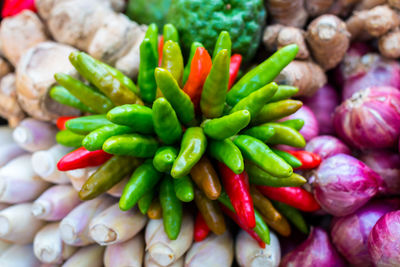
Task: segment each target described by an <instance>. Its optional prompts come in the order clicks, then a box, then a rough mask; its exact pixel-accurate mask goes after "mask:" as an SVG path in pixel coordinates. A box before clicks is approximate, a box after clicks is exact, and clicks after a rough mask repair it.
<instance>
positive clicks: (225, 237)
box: [185, 231, 234, 267]
mask: <svg viewBox="0 0 400 267" xmlns="http://www.w3.org/2000/svg"><path fill="white" fill-rule="evenodd" d="M233 257H234V252H233V240H232V237H231V234H230V233H229V231H225V233H224V234H222V235H215V234H211V235H209V236H208V237H207V238H206V239H204V240H203V241H201V242H196V243H194V244H193V245H192V247H191V248H190V249H189V251H188V252H187V253H186V257H185V266H186V267H201V266H213V265H215V266H231V265H232V262H233Z"/></svg>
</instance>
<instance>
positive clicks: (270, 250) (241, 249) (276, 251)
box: [235, 230, 281, 267]
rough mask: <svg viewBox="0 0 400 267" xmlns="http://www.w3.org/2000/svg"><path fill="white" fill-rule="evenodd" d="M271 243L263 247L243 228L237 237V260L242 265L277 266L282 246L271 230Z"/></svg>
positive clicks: (254, 266) (247, 266)
mask: <svg viewBox="0 0 400 267" xmlns="http://www.w3.org/2000/svg"><path fill="white" fill-rule="evenodd" d="M270 236H271V243H270V244H269V245H266V247H265V248H264V249H263V248H261V247H260V246H259V245H258V243H257V241H255V240H254V239H253V238H252V237H251V236H250V235H249V234H247V233H246V232H245V231H243V230H241V231H240V232H239V234H238V235H237V237H236V247H235V250H236V251H235V253H236V261H237V262H238V264H239V266H240V267H250V266H251V267H277V266H279V263H280V260H281V248H280V245H279V240H278V238H277V237H276V235H275V233H273V232H270Z"/></svg>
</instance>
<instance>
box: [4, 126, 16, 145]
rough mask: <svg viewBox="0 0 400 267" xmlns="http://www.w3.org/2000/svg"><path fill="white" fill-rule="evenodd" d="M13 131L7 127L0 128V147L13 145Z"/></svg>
mask: <svg viewBox="0 0 400 267" xmlns="http://www.w3.org/2000/svg"><path fill="white" fill-rule="evenodd" d="M13 131H14V130H13V129H11V128H10V127H8V126H4V125H2V126H0V146H1V145H8V144H13V143H15V142H14V139H13Z"/></svg>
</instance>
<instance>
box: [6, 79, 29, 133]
mask: <svg viewBox="0 0 400 267" xmlns="http://www.w3.org/2000/svg"><path fill="white" fill-rule="evenodd" d="M0 103H1V106H0V116H1V117H3V118H5V119H7V120H8V125H9V126H10V127H11V128H15V127H17V125H18V124H19V123H20V122H21V121H22V120H23V119H24V118H25V117H26V115H25V113H24V111H23V110H22V108H21V107H20V105H19V103H18V100H17V92H16V85H15V74H14V73H9V74H7V75H6V76H4V77H3V78H2V79H1V81H0Z"/></svg>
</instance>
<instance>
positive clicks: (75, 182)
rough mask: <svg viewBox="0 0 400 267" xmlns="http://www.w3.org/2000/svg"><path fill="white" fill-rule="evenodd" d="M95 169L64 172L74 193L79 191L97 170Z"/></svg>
mask: <svg viewBox="0 0 400 267" xmlns="http://www.w3.org/2000/svg"><path fill="white" fill-rule="evenodd" d="M97 169H98V168H97V167H94V168H82V169H76V170H71V171H66V172H65V173H66V174H67V176H68V178H69V180H70V181H71V184H72V186H73V187H74V188H75V190H76V191H80V190H81V188H82V186H83V184H84V183H85V182H86V180H87V179H89V177H90V176H91V175H92V174H93V173H94V172H95V171H96V170H97Z"/></svg>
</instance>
